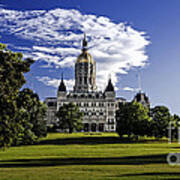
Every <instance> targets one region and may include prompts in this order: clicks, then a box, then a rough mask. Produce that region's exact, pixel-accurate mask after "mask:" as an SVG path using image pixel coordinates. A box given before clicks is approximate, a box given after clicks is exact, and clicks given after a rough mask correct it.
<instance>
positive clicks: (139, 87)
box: [138, 71, 142, 93]
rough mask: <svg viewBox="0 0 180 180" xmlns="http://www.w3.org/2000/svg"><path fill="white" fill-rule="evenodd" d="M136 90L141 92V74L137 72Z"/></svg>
mask: <svg viewBox="0 0 180 180" xmlns="http://www.w3.org/2000/svg"><path fill="white" fill-rule="evenodd" d="M138 90H139V92H140V93H141V91H142V83H141V73H140V71H139V72H138Z"/></svg>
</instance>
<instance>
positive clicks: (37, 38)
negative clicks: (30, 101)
mask: <svg viewBox="0 0 180 180" xmlns="http://www.w3.org/2000/svg"><path fill="white" fill-rule="evenodd" d="M0 32H2V33H9V34H12V35H14V36H17V37H19V38H22V39H26V40H30V41H33V44H34V45H33V46H32V47H31V51H32V53H31V55H32V57H33V58H34V59H35V60H40V61H46V62H47V64H48V67H52V66H51V65H52V64H54V65H55V66H56V67H63V68H64V67H68V68H72V67H73V66H74V62H75V60H76V57H77V56H78V54H79V53H80V49H81V40H82V38H83V32H86V34H87V37H88V40H89V47H90V49H89V52H90V53H91V54H92V56H93V57H94V59H95V60H96V62H97V63H96V64H97V84H98V86H99V87H100V89H104V87H105V85H106V83H107V78H108V75H109V74H111V77H112V80H113V82H114V83H115V84H116V87H118V85H117V84H118V78H117V76H118V74H126V73H127V72H128V70H130V69H131V68H132V67H143V66H145V65H146V63H147V60H148V56H147V55H146V53H145V48H146V46H147V45H148V44H149V40H147V38H146V34H145V32H139V31H137V30H135V29H133V28H132V27H130V26H127V25H125V23H114V22H112V21H111V19H109V18H107V17H104V16H99V17H98V16H96V15H86V14H85V15H83V14H81V13H80V12H79V11H77V10H73V9H71V10H65V9H59V8H58V9H54V10H49V11H46V10H40V11H25V12H24V11H15V10H7V9H3V8H2V9H0ZM25 48H26V47H25ZM22 50H23V49H22ZM28 54H29V53H28ZM45 80H47V79H44V81H45ZM46 83H47V82H46ZM47 84H48V83H47ZM49 85H52V86H53V85H54V82H52V84H50V82H49Z"/></svg>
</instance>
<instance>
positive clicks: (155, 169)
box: [0, 133, 180, 180]
mask: <svg viewBox="0 0 180 180" xmlns="http://www.w3.org/2000/svg"><path fill="white" fill-rule="evenodd" d="M170 152H180V145H178V144H177V143H172V144H168V143H167V142H166V141H165V140H164V141H154V140H146V141H143V140H140V141H139V142H138V143H137V142H136V143H135V142H133V143H130V142H122V141H120V140H119V138H118V136H117V135H116V134H115V133H103V134H93V135H89V134H83V133H78V134H60V133H56V134H49V135H48V137H47V138H44V139H42V140H41V142H40V144H39V145H33V146H20V147H11V148H10V149H7V150H6V151H0V180H7V179H8V180H41V179H42V180H57V179H67V180H70V179H75V180H79V179H80V180H81V179H82V180H85V179H92V180H96V179H102V180H104V179H109V180H111V179H113V180H115V179H132V180H133V179H138V180H144V179H147V180H151V179H169V180H170V179H180V166H170V165H168V164H167V163H166V155H167V154H168V153H170Z"/></svg>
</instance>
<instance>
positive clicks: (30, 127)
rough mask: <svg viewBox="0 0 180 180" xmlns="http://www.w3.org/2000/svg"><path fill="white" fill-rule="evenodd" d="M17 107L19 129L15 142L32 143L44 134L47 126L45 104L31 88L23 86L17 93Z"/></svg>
mask: <svg viewBox="0 0 180 180" xmlns="http://www.w3.org/2000/svg"><path fill="white" fill-rule="evenodd" d="M17 107H18V109H19V113H20V117H19V118H18V120H20V122H21V123H20V124H21V129H20V132H21V133H20V136H18V141H17V142H16V143H15V144H32V143H34V142H35V141H36V140H37V139H38V138H40V137H43V136H46V133H47V128H46V123H45V121H44V117H45V115H46V109H47V107H46V105H45V104H44V103H42V102H41V101H40V100H39V96H38V95H37V94H36V93H33V91H32V90H30V89H28V88H25V89H23V90H22V91H20V92H19V93H18V98H17Z"/></svg>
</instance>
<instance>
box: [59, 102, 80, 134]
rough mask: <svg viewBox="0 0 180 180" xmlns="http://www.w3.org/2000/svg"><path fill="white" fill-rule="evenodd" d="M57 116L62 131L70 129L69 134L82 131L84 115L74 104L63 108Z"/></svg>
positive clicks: (65, 105)
mask: <svg viewBox="0 0 180 180" xmlns="http://www.w3.org/2000/svg"><path fill="white" fill-rule="evenodd" d="M56 116H57V118H58V119H59V122H58V127H59V128H60V129H69V133H72V132H73V131H74V130H77V131H79V130H81V129H82V125H83V124H82V118H83V113H82V112H80V111H79V107H78V106H76V105H74V104H73V103H69V104H64V105H63V106H61V107H60V108H59V110H58V112H57V114H56Z"/></svg>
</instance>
